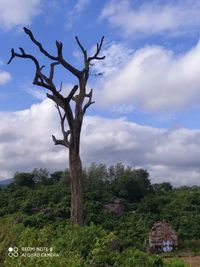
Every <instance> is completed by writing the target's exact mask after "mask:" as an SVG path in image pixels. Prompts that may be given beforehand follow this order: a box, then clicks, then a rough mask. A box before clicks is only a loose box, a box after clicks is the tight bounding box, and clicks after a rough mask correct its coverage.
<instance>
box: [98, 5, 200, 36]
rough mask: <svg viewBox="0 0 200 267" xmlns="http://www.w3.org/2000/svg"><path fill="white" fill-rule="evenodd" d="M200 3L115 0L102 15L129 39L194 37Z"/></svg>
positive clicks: (199, 20)
mask: <svg viewBox="0 0 200 267" xmlns="http://www.w3.org/2000/svg"><path fill="white" fill-rule="evenodd" d="M199 9H200V2H199V1H195V0H183V1H171V0H170V1H166V2H165V3H164V2H162V1H155V0H154V1H141V3H140V4H138V5H136V3H135V2H134V1H130V0H123V1H118V0H111V1H109V2H108V3H107V4H106V6H105V7H104V9H103V10H102V13H101V18H104V19H107V20H108V21H109V23H110V24H111V25H113V26H114V27H117V28H120V29H121V30H122V32H121V34H123V35H126V36H128V37H133V38H134V36H135V35H137V36H138V34H139V35H145V36H149V35H151V34H164V33H166V32H167V33H168V34H169V33H170V34H173V35H174V34H180V33H181V34H182V33H187V34H191V33H192V32H193V31H194V30H198V28H199V26H200V17H199Z"/></svg>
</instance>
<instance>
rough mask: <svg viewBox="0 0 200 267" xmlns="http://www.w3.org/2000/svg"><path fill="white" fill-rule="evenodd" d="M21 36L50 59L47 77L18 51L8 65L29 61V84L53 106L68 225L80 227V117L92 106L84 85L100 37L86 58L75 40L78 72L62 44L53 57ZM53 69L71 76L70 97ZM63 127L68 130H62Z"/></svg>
mask: <svg viewBox="0 0 200 267" xmlns="http://www.w3.org/2000/svg"><path fill="white" fill-rule="evenodd" d="M24 31H25V33H26V34H27V35H28V36H29V38H30V39H31V41H32V42H33V43H34V44H35V45H36V46H37V47H38V48H39V50H40V52H41V53H42V54H43V55H44V56H45V57H47V58H48V59H50V60H51V61H52V63H51V64H50V71H49V72H50V73H49V75H46V74H45V73H44V72H43V68H44V66H40V63H39V61H38V60H37V59H36V57H35V56H33V55H31V54H27V53H26V52H25V50H24V49H23V48H21V47H20V48H19V50H20V53H16V52H15V50H14V49H11V57H10V60H9V61H8V64H9V63H10V62H11V61H12V60H13V59H14V58H15V57H19V58H27V59H30V60H32V62H33V63H34V64H35V76H34V79H33V84H34V85H37V86H40V87H43V88H45V89H47V90H48V91H49V93H47V94H46V95H47V97H48V98H49V99H51V100H52V101H54V102H55V104H56V107H57V110H58V113H59V116H60V122H61V130H62V134H63V139H62V140H58V139H57V138H56V137H55V136H54V135H52V139H53V141H54V144H55V145H63V146H65V147H67V148H68V149H69V169H70V176H71V222H72V223H73V224H80V225H82V224H83V223H84V199H83V181H82V177H83V175H82V162H81V158H80V136H81V128H82V123H83V117H84V114H85V112H86V110H87V109H88V107H89V106H90V105H92V104H93V103H94V101H92V96H93V91H92V89H91V90H90V91H89V92H87V90H86V85H87V81H88V78H89V69H90V66H91V65H92V62H93V61H94V60H102V59H104V58H105V57H104V56H100V55H99V54H100V51H101V49H102V45H103V40H104V37H102V38H101V41H100V42H99V43H97V45H96V49H95V52H94V54H93V55H92V56H88V53H87V50H86V49H85V48H84V47H83V45H82V44H81V43H80V41H79V39H78V37H75V38H76V42H77V44H78V46H79V47H80V49H81V51H82V54H83V57H84V67H83V69H82V70H79V69H77V68H75V67H74V66H72V65H71V64H70V63H69V62H68V61H66V60H65V59H64V58H63V44H62V43H61V42H58V41H56V48H57V55H56V56H53V55H51V54H50V53H49V52H48V51H47V50H46V49H45V48H44V47H43V45H42V44H41V43H40V42H38V41H37V40H36V39H35V37H34V35H33V33H32V32H31V30H29V29H27V28H24ZM57 65H61V66H62V67H64V68H65V69H66V70H67V71H69V72H70V73H71V74H72V75H74V76H75V77H76V78H77V80H78V84H76V85H74V87H73V88H72V89H71V91H70V93H69V94H68V95H67V96H64V95H63V94H62V93H61V89H62V85H61V88H57V87H56V85H55V82H54V69H55V67H56V66H57ZM72 101H74V103H75V105H74V109H73V108H72V105H71V104H72ZM66 125H67V126H68V130H66Z"/></svg>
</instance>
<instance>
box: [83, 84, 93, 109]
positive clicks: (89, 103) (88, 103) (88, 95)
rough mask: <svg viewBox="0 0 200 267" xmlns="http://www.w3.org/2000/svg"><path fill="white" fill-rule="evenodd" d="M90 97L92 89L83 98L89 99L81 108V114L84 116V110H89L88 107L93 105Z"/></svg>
mask: <svg viewBox="0 0 200 267" xmlns="http://www.w3.org/2000/svg"><path fill="white" fill-rule="evenodd" d="M92 95H93V90H92V89H91V90H90V92H89V93H88V94H85V97H89V100H88V102H87V103H86V104H85V106H84V107H83V114H85V112H86V109H87V108H89V106H90V105H92V104H94V103H95V102H94V101H92Z"/></svg>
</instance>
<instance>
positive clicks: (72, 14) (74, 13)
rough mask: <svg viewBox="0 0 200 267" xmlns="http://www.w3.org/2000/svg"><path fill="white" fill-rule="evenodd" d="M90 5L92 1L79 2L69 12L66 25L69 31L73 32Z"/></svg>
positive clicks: (82, 0)
mask: <svg viewBox="0 0 200 267" xmlns="http://www.w3.org/2000/svg"><path fill="white" fill-rule="evenodd" d="M89 3H90V0H78V1H77V3H76V4H75V5H74V7H73V8H72V9H71V10H70V11H69V12H67V15H66V17H67V22H66V25H65V27H66V29H67V30H71V28H72V26H73V24H74V23H75V22H76V20H77V19H78V17H79V15H80V13H81V12H82V11H83V10H84V9H85V8H86V7H87V5H88V4H89Z"/></svg>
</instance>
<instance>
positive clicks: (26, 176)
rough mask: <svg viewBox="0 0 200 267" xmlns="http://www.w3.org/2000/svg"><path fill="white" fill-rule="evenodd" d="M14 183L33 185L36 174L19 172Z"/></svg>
mask: <svg viewBox="0 0 200 267" xmlns="http://www.w3.org/2000/svg"><path fill="white" fill-rule="evenodd" d="M14 183H15V184H16V185H19V186H29V187H33V186H34V185H35V182H34V174H33V173H28V172H17V173H15V175H14Z"/></svg>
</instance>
